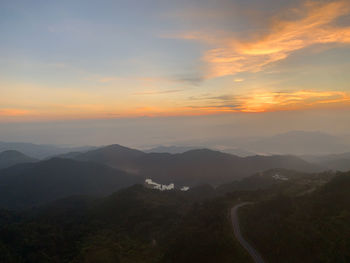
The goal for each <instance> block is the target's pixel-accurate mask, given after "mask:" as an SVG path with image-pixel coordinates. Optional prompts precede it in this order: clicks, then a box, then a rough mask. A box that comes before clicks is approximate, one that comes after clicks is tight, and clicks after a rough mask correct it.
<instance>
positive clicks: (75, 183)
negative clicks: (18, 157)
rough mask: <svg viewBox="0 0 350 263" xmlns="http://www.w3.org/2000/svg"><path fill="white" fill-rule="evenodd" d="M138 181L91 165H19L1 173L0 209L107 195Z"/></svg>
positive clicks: (55, 161)
mask: <svg viewBox="0 0 350 263" xmlns="http://www.w3.org/2000/svg"><path fill="white" fill-rule="evenodd" d="M141 181H142V180H141ZM141 181H140V178H138V177H135V176H133V175H130V174H127V173H126V172H123V171H120V170H116V169H112V168H111V167H108V166H105V165H102V164H97V163H91V162H80V161H76V160H69V159H60V158H53V159H50V160H47V161H42V162H38V163H27V164H19V165H15V166H12V167H10V168H7V169H3V170H0V207H3V208H11V209H23V208H28V207H32V206H37V205H41V204H44V203H47V202H49V201H53V200H56V199H59V198H63V197H67V196H70V195H77V194H84V195H107V194H110V193H112V192H114V191H116V190H118V189H120V188H122V187H125V186H130V185H132V184H135V183H138V182H141Z"/></svg>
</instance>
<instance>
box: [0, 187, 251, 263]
mask: <svg viewBox="0 0 350 263" xmlns="http://www.w3.org/2000/svg"><path fill="white" fill-rule="evenodd" d="M228 205H229V204H228V203H227V200H226V199H225V198H216V199H214V200H205V199H204V198H203V195H202V194H201V193H200V191H199V190H197V194H191V195H187V194H186V193H183V192H178V191H168V192H160V191H157V190H151V189H146V188H144V187H143V186H141V185H135V186H133V187H130V188H128V189H125V190H121V191H119V192H117V193H115V194H113V195H111V196H109V197H107V198H103V199H94V198H89V197H84V196H75V197H71V198H66V199H63V200H59V201H56V202H54V203H51V204H50V205H48V206H46V207H44V208H41V209H39V210H33V211H30V212H27V213H22V214H21V215H18V214H13V213H11V212H6V211H3V212H2V213H1V222H2V224H1V227H0V262H9V263H10V262H16V263H17V262H25V263H34V262H35V263H40V262H45V263H46V262H71V263H78V262H87V263H90V262H94V263H97V262H127V263H128V262H130V263H131V262H132V263H135V262H136V263H137V262H146V263H147V262H169V263H170V262H214V261H217V262H232V261H237V262H250V261H249V260H250V259H249V256H247V255H246V254H245V252H244V251H242V249H241V248H240V246H239V245H238V244H237V243H236V241H235V240H234V237H233V234H232V229H231V226H230V223H229V220H228V214H227V208H228ZM13 218H16V220H14V219H13Z"/></svg>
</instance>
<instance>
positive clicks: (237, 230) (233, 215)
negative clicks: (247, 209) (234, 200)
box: [231, 202, 264, 263]
mask: <svg viewBox="0 0 350 263" xmlns="http://www.w3.org/2000/svg"><path fill="white" fill-rule="evenodd" d="M250 204H252V203H251V202H244V203H241V204H238V205H236V206H234V207H232V208H231V220H232V225H233V230H234V233H235V236H236V238H237V240H238V241H239V243H241V245H242V246H243V247H244V248H245V249H246V250H247V251H248V253H249V254H250V255H251V256H252V258H253V260H254V262H255V263H264V260H263V259H262V257H261V255H260V254H259V252H258V251H256V250H255V249H254V248H253V247H252V246H251V245H250V244H249V243H248V242H247V240H245V239H244V237H243V236H242V233H241V229H240V227H239V218H238V215H237V211H238V209H239V208H240V207H242V206H245V205H250Z"/></svg>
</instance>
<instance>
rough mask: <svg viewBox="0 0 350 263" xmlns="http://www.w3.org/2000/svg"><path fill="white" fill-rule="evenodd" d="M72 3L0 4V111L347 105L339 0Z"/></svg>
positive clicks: (63, 113) (203, 111) (34, 114)
mask: <svg viewBox="0 0 350 263" xmlns="http://www.w3.org/2000/svg"><path fill="white" fill-rule="evenodd" d="M78 2H79V1H77V3H74V4H71V3H69V1H60V2H56V3H51V4H49V3H46V2H41V1H38V2H37V3H36V4H33V5H30V4H28V3H26V2H24V1H3V2H2V3H1V7H2V8H1V10H2V11H0V12H1V18H0V21H1V24H0V31H1V33H2V36H3V39H4V41H3V42H2V43H1V44H0V67H1V69H2V70H1V72H0V93H1V96H0V121H2V122H3V121H5V122H12V121H37V120H71V119H89V118H90V119H99V118H102V119H103V118H128V117H140V116H149V117H160V116H161V117H164V116H192V115H193V116H197V115H213V114H227V113H263V112H274V111H281V112H283V111H298V110H310V109H312V110H313V109H328V110H330V111H331V110H332V109H347V110H349V109H350V86H349V83H350V76H349V74H347V71H348V68H350V52H349V51H350V2H349V1H346V0H334V1H292V0H288V1H285V2H284V3H280V4H278V5H276V2H275V1H273V0H266V1H260V2H259V1H257V0H249V1H244V2H243V1H240V0H235V1H225V0H222V1H219V2H218V4H215V5H214V4H213V3H210V1H209V2H206V3H205V4H202V5H199V2H198V1H196V0H192V1H189V2H187V1H186V2H185V3H183V2H181V1H180V2H179V3H177V4H176V5H174V4H165V3H164V4H159V3H158V2H156V1H145V2H147V3H139V2H137V1H136V2H134V1H130V2H129V3H128V4H126V3H118V2H110V1H101V2H98V3H97V2H96V3H91V2H88V3H85V2H81V3H80V4H79V3H78ZM262 2H264V3H262ZM263 4H264V6H262V5H263ZM269 17H270V18H269Z"/></svg>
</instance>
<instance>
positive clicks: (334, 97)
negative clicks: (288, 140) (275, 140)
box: [237, 90, 350, 112]
mask: <svg viewBox="0 0 350 263" xmlns="http://www.w3.org/2000/svg"><path fill="white" fill-rule="evenodd" d="M237 101H238V103H239V105H240V109H239V111H241V112H266V111H279V110H297V109H306V108H317V107H319V106H320V105H321V104H323V105H326V106H330V104H338V106H339V105H343V104H347V105H349V104H350V95H349V94H348V93H346V92H340V91H308V90H301V91H295V92H286V93H280V92H259V93H255V94H253V95H251V96H247V97H238V98H237Z"/></svg>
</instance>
